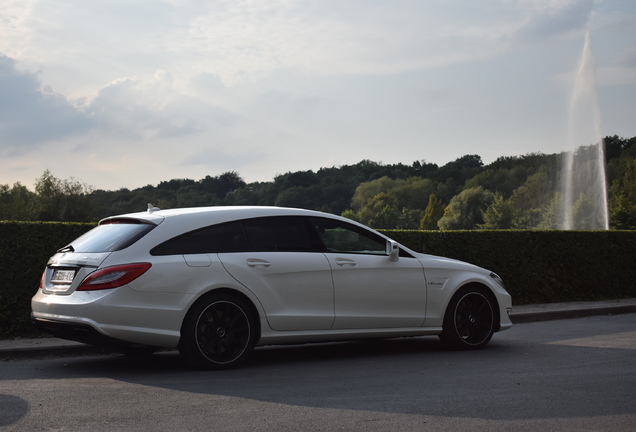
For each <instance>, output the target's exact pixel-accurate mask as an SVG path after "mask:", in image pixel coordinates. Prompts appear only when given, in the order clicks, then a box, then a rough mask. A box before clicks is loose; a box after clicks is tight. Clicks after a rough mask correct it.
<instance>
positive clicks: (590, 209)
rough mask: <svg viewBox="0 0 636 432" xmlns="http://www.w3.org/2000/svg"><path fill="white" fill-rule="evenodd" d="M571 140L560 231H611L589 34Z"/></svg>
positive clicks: (564, 173) (577, 84)
mask: <svg viewBox="0 0 636 432" xmlns="http://www.w3.org/2000/svg"><path fill="white" fill-rule="evenodd" d="M568 137H569V139H568V141H569V151H568V152H567V153H566V154H565V156H564V164H563V168H562V171H561V172H562V185H561V197H562V199H563V200H562V203H561V207H562V209H561V214H562V218H561V223H560V227H559V228H560V229H564V230H576V229H584V230H593V229H594V230H595V229H609V213H608V209H607V180H606V177H605V154H604V145H603V135H602V128H601V114H600V108H599V101H598V87H597V84H596V68H595V65H594V57H593V55H592V47H591V40H590V33H589V32H587V34H586V35H585V45H584V47H583V54H582V56H581V63H580V65H579V69H578V71H577V73H576V78H575V81H574V92H573V94H572V100H571V104H570V118H569V133H568Z"/></svg>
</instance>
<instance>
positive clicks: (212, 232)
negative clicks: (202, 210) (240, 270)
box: [150, 222, 247, 255]
mask: <svg viewBox="0 0 636 432" xmlns="http://www.w3.org/2000/svg"><path fill="white" fill-rule="evenodd" d="M244 250H247V241H246V240H245V235H244V234H243V229H242V227H241V224H240V223H239V222H230V223H225V224H220V225H212V226H209V227H206V228H202V229H198V230H196V231H190V232H189V233H185V234H182V235H180V236H177V237H175V238H173V239H170V240H168V241H166V242H164V243H162V244H160V245H159V246H156V247H155V248H153V249H152V250H151V251H150V254H151V255H188V254H204V253H217V252H239V251H244Z"/></svg>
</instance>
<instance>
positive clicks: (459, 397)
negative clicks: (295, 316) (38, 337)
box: [0, 314, 636, 432]
mask: <svg viewBox="0 0 636 432" xmlns="http://www.w3.org/2000/svg"><path fill="white" fill-rule="evenodd" d="M635 425H636V314H626V315H618V316H593V317H588V318H580V319H567V320H558V321H545V322H534V323H527V324H518V325H516V326H514V327H513V328H512V329H511V330H509V331H506V332H502V333H498V334H496V335H495V336H494V337H493V340H492V341H491V343H490V345H489V346H488V347H487V348H486V349H484V350H481V351H476V352H452V351H446V350H444V349H443V348H442V347H441V345H440V343H439V342H438V340H437V338H435V337H432V338H413V339H398V340H385V341H375V342H353V343H338V344H327V345H324V344H323V345H303V346H293V347H276V348H263V349H258V350H257V351H256V353H255V355H254V358H253V360H252V361H251V362H250V363H249V364H247V365H246V366H244V367H243V368H241V369H237V370H231V371H221V372H206V371H196V370H191V369H188V368H187V367H186V366H185V365H184V364H183V363H182V361H181V359H180V357H179V356H178V355H177V354H176V353H172V352H167V353H160V354H157V355H154V356H151V357H148V358H145V359H130V358H127V357H124V356H118V355H107V356H84V357H72V358H48V359H47V358H44V359H31V360H14V361H5V362H0V430H2V431H5V430H6V431H23V430H24V431H26V430H28V431H32V430H51V431H53V430H55V431H60V430H64V431H87V430H88V431H92V432H98V431H109V432H111V431H113V430H136V431H170V432H173V431H174V430H217V431H246V430H254V431H260V430H272V431H274V430H275V431H303V430H307V431H335V430H347V431H363V430H364V431H368V430H374V431H375V430H377V431H392V432H397V431H422V430H427V431H446V430H448V431H463V430H488V431H506V432H509V431H526V430H528V431H542V432H543V431H550V430H559V431H568V430H571V431H590V430H598V431H609V430H611V431H632V430H634V428H635V427H636V426H635Z"/></svg>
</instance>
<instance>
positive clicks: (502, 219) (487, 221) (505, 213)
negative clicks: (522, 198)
mask: <svg viewBox="0 0 636 432" xmlns="http://www.w3.org/2000/svg"><path fill="white" fill-rule="evenodd" d="M483 217H484V223H483V224H479V228H482V229H510V228H514V219H515V212H514V208H513V206H512V204H511V202H510V201H509V200H506V199H505V198H504V196H503V195H502V194H500V193H499V192H497V193H496V194H495V198H494V200H493V202H492V203H491V204H490V205H489V206H488V208H487V209H486V211H484V214H483Z"/></svg>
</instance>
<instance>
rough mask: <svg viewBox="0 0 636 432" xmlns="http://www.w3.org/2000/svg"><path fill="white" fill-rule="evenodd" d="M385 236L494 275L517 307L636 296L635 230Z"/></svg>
mask: <svg viewBox="0 0 636 432" xmlns="http://www.w3.org/2000/svg"><path fill="white" fill-rule="evenodd" d="M383 232H384V234H386V235H388V236H389V237H392V238H394V239H395V240H397V241H399V242H400V243H403V244H404V245H405V246H407V247H409V248H411V249H413V250H415V251H417V252H424V253H429V254H433V255H441V256H445V257H448V258H455V259H459V260H462V261H467V262H470V263H473V264H476V265H478V266H481V267H485V268H487V269H489V270H492V271H494V272H495V273H497V274H499V275H500V276H501V277H502V278H503V280H504V282H505V283H506V289H507V290H508V292H509V293H510V295H511V296H512V300H513V304H515V305H521V304H532V303H552V302H568V301H590V300H607V299H619V298H629V297H636V266H634V250H636V231H516V230H503V231H397V230H390V231H389V230H385V231H383Z"/></svg>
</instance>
